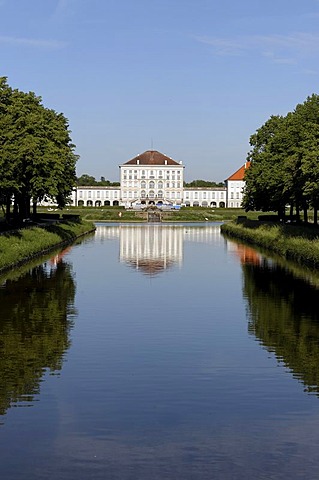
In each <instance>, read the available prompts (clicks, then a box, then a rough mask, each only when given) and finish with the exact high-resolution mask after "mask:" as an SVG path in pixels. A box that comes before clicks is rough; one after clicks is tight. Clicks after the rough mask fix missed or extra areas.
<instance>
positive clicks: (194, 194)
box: [185, 191, 224, 199]
mask: <svg viewBox="0 0 319 480" xmlns="http://www.w3.org/2000/svg"><path fill="white" fill-rule="evenodd" d="M199 193H200V195H199ZM209 193H210V194H207V192H191V193H190V192H187V191H186V192H185V198H192V197H194V198H204V199H205V198H215V197H216V192H209ZM217 197H220V198H224V192H219V195H217Z"/></svg>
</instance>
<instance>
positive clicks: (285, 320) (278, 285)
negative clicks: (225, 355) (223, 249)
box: [243, 262, 319, 394]
mask: <svg viewBox="0 0 319 480" xmlns="http://www.w3.org/2000/svg"><path fill="white" fill-rule="evenodd" d="M243 272H244V294H245V297H246V298H247V300H248V304H249V309H250V322H249V331H250V333H252V334H254V335H255V336H256V337H257V338H258V339H259V340H260V341H261V343H262V344H263V345H264V346H265V347H266V348H267V350H269V351H271V352H274V353H275V355H276V357H277V358H278V359H279V360H280V361H282V362H283V363H284V364H285V365H286V366H287V367H288V368H289V369H291V371H292V372H293V375H294V377H296V378H298V379H299V380H300V381H302V382H303V383H304V384H305V385H306V387H307V391H309V392H316V393H317V394H319V311H318V307H317V303H318V293H319V292H318V289H316V288H315V287H313V286H311V285H309V284H308V283H306V282H305V281H303V280H301V279H296V278H295V277H294V276H293V275H292V274H291V273H289V272H287V271H286V270H285V269H284V268H282V267H279V266H271V265H268V264H267V262H265V263H264V265H259V266H258V265H253V264H244V265H243Z"/></svg>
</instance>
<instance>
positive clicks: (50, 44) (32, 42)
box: [0, 36, 66, 49]
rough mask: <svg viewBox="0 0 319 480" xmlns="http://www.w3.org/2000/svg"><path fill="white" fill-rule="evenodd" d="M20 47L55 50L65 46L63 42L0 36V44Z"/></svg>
mask: <svg viewBox="0 0 319 480" xmlns="http://www.w3.org/2000/svg"><path fill="white" fill-rule="evenodd" d="M3 43H6V44H10V45H21V46H25V47H32V48H45V49H57V48H63V47H65V46H66V43H65V42H60V41H58V40H43V39H34V38H21V37H9V36H0V44H3Z"/></svg>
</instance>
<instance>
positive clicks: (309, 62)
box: [0, 0, 319, 181]
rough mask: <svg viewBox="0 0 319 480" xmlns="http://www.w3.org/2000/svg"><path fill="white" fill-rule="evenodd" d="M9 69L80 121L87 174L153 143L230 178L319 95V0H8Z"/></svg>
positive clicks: (205, 173)
mask: <svg viewBox="0 0 319 480" xmlns="http://www.w3.org/2000/svg"><path fill="white" fill-rule="evenodd" d="M0 59H1V71H0V75H1V76H6V77H8V83H9V84H10V85H11V86H12V87H14V88H18V89H20V90H22V91H30V90H31V91H34V92H35V93H36V94H37V95H39V96H41V97H42V99H43V104H44V105H45V106H46V107H48V108H53V109H55V110H56V111H58V112H63V113H64V114H65V116H66V117H67V118H68V119H69V122H70V129H71V131H72V140H73V142H74V143H75V144H76V146H77V148H76V152H77V153H78V154H79V155H80V157H81V158H80V160H79V162H78V166H77V173H78V175H81V174H83V173H88V174H91V175H93V176H95V177H96V178H97V179H99V178H100V177H101V176H104V177H106V178H107V179H110V180H118V165H119V164H121V163H125V162H126V161H128V160H130V159H131V158H133V157H134V156H135V155H137V154H138V153H141V152H143V151H145V150H149V149H151V148H152V147H153V148H154V149H156V150H159V151H161V152H163V153H165V154H167V155H168V156H170V157H172V158H173V159H175V160H177V161H182V162H183V163H184V164H185V166H186V169H185V176H186V180H188V181H189V180H193V179H199V178H202V179H206V180H215V181H223V180H224V179H225V178H227V177H228V176H229V175H231V174H232V173H233V172H234V171H236V170H237V169H238V168H239V167H240V166H241V165H242V164H243V163H244V161H245V158H246V155H247V152H248V150H249V137H250V135H251V134H253V133H254V132H255V131H256V129H257V128H259V127H260V126H261V125H262V124H263V123H264V122H265V121H266V120H267V119H268V118H269V117H270V116H271V115H277V114H281V115H285V114H286V113H287V112H288V111H291V110H293V109H294V107H295V106H296V105H297V104H298V103H302V102H304V101H305V100H306V98H307V96H308V95H311V94H312V93H318V94H319V0H302V1H301V0H241V1H239V0H29V1H27V0H0Z"/></svg>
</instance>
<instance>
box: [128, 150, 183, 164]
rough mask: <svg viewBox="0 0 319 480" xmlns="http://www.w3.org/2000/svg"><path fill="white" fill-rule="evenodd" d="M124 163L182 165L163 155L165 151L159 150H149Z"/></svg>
mask: <svg viewBox="0 0 319 480" xmlns="http://www.w3.org/2000/svg"><path fill="white" fill-rule="evenodd" d="M124 165H180V163H179V162H175V160H173V159H172V158H170V157H167V156H166V155H163V153H160V152H158V151H157V150H147V151H146V152H144V153H141V154H140V155H137V157H134V158H132V160H129V161H128V162H126V163H125V164H124Z"/></svg>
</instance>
